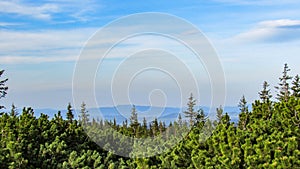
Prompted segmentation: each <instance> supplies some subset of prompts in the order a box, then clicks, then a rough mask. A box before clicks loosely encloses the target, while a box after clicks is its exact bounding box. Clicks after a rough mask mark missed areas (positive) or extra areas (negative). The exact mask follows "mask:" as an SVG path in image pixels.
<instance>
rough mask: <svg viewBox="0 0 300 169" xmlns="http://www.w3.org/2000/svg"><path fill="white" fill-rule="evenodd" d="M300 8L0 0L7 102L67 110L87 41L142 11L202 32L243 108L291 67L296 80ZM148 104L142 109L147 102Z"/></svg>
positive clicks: (263, 1)
mask: <svg viewBox="0 0 300 169" xmlns="http://www.w3.org/2000/svg"><path fill="white" fill-rule="evenodd" d="M299 9H300V2H299V1H294V0H286V1H280V0H206V1H190V0H188V1H177V0H176V1H172V2H171V1H142V2H138V1H128V0H127V1H122V2H119V1H115V0H112V1H96V0H84V1H83V0H42V1H32V0H0V37H1V38H0V59H1V62H0V69H5V70H6V72H5V76H7V77H8V78H9V81H8V86H9V93H8V95H7V97H6V98H5V99H2V100H1V102H3V104H5V105H6V106H7V107H9V106H10V105H11V104H12V103H14V104H15V105H16V106H17V107H23V106H32V107H33V108H47V107H51V108H60V109H62V108H65V107H66V105H67V103H68V102H72V100H73V99H72V77H73V71H74V68H75V63H76V59H77V58H78V56H79V55H80V51H81V49H82V47H83V46H84V44H85V43H86V41H87V40H88V39H89V38H90V37H91V36H92V35H93V34H94V33H95V32H96V31H97V30H98V29H99V28H101V27H103V26H105V25H107V24H108V23H110V22H112V21H114V20H116V19H118V18H119V17H122V16H126V15H129V14H135V13H141V12H163V13H168V14H172V15H175V16H178V17H180V18H183V19H185V20H187V21H188V22H190V23H192V24H194V25H195V26H196V27H197V28H199V29H200V30H201V31H202V32H203V33H204V34H205V35H206V36H207V38H208V39H209V40H210V42H211V43H212V45H213V46H214V48H215V49H216V51H217V53H218V55H219V58H220V61H221V64H222V66H223V69H224V73H225V78H226V87H227V97H226V105H237V103H238V101H239V99H240V97H241V96H242V95H243V94H244V95H245V96H246V98H247V99H248V101H249V102H250V101H253V100H254V99H257V92H258V91H259V90H260V89H261V85H262V83H263V81H264V80H266V81H268V82H269V83H271V88H272V89H273V86H274V85H276V84H277V83H278V77H279V76H280V74H281V71H282V67H283V64H284V63H288V64H289V65H290V67H291V69H292V72H291V75H295V74H297V73H299V72H300V67H299V63H300V59H299V56H298V55H299V53H300V48H299V46H300V12H299ZM162 26H165V27H167V28H170V29H171V28H172V26H170V25H168V24H165V25H162ZM150 40H151V38H150ZM138 42H141V41H136V42H132V43H133V44H134V43H138ZM150 42H151V41H150ZM110 62H113V59H112V60H110ZM112 64H113V63H112ZM200 67H201V66H200ZM200 69H202V68H200ZM103 71H104V72H105V71H109V67H108V68H107V70H106V69H105V70H103ZM141 79H143V78H141ZM204 79H205V77H204ZM140 85H142V86H143V84H140ZM137 88H138V87H137ZM99 91H101V89H99ZM141 93H143V92H141ZM203 93H204V94H203V95H208V93H205V90H203ZM83 94H84V93H83ZM272 94H273V95H275V94H276V93H275V91H274V90H273V91H272ZM160 96H161V95H160ZM135 97H136V98H140V97H141V96H138V95H137V96H135ZM205 97H206V96H204V98H205ZM102 100H103V98H102ZM104 100H105V99H104ZM133 100H134V99H133ZM141 100H143V99H141ZM141 100H140V101H138V100H136V102H137V104H147V99H144V100H143V101H141ZM202 100H203V99H202ZM104 102H105V104H107V105H109V104H110V102H109V101H104ZM200 102H201V101H200ZM122 103H123V102H122ZM124 103H125V102H124ZM200 104H204V105H208V104H209V103H208V102H207V101H205V99H204V100H203V101H202V102H201V103H200Z"/></svg>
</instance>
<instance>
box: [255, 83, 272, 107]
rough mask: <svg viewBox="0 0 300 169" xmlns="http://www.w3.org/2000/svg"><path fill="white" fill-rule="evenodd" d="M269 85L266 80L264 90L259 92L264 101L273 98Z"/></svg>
mask: <svg viewBox="0 0 300 169" xmlns="http://www.w3.org/2000/svg"><path fill="white" fill-rule="evenodd" d="M268 87H269V84H268V82H266V81H264V83H263V89H262V91H260V92H259V93H258V94H259V97H260V99H261V100H262V102H264V103H265V102H267V101H268V100H270V99H271V97H272V95H271V92H270V89H268Z"/></svg>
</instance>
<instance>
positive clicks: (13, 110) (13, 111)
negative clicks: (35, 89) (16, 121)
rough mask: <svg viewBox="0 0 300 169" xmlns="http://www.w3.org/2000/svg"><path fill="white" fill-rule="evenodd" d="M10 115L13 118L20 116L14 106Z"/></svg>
mask: <svg viewBox="0 0 300 169" xmlns="http://www.w3.org/2000/svg"><path fill="white" fill-rule="evenodd" d="M10 115H11V116H17V115H18V111H17V108H16V106H15V105H14V104H12V105H11V110H10Z"/></svg>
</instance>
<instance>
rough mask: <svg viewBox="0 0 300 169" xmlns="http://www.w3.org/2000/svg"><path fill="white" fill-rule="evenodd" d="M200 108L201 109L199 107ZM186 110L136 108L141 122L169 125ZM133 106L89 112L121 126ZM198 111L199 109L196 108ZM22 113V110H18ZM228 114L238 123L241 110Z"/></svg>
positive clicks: (206, 110) (228, 109) (50, 111)
mask: <svg viewBox="0 0 300 169" xmlns="http://www.w3.org/2000/svg"><path fill="white" fill-rule="evenodd" d="M198 108H199V107H198ZM200 108H201V109H203V111H204V113H205V114H206V115H207V114H208V113H209V107H200ZM185 109H186V108H177V107H165V108H163V107H151V106H136V110H137V113H138V117H139V121H140V122H142V121H143V118H144V117H145V118H146V120H147V121H148V122H150V121H152V120H154V118H155V117H156V118H157V119H158V121H164V122H165V123H166V124H168V123H169V122H171V121H174V120H176V119H177V117H178V115H179V113H180V114H181V116H182V118H184V115H183V111H184V110H185ZM131 110H132V105H119V106H115V107H101V108H90V109H88V112H89V114H90V119H92V118H95V119H96V120H97V119H98V120H99V119H104V120H113V119H114V118H115V119H116V121H117V123H118V124H121V123H122V122H123V121H125V120H126V119H127V120H128V122H129V118H130V115H131ZM196 110H197V108H196ZM18 111H19V112H21V111H22V110H18ZM60 111H61V114H62V116H63V118H66V112H67V110H60ZM34 112H35V115H36V116H37V117H39V116H40V115H41V113H44V114H47V115H48V116H49V117H50V118H53V117H54V114H57V112H58V110H56V109H35V110H34ZM226 112H227V113H228V114H229V116H230V118H231V121H233V122H237V121H238V115H239V112H240V111H239V108H238V107H234V106H226V107H224V113H226ZM78 113H80V111H77V110H75V111H74V115H75V118H76V119H77V118H78ZM214 113H215V110H212V112H211V114H210V117H211V115H212V114H213V116H214V115H215V114H214Z"/></svg>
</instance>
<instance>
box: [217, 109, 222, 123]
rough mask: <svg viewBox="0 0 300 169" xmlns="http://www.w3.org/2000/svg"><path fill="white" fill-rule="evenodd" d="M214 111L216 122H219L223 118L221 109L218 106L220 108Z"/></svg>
mask: <svg viewBox="0 0 300 169" xmlns="http://www.w3.org/2000/svg"><path fill="white" fill-rule="evenodd" d="M216 110H217V121H218V122H221V120H222V117H223V107H222V106H221V105H220V107H219V108H217V109H216Z"/></svg>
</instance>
